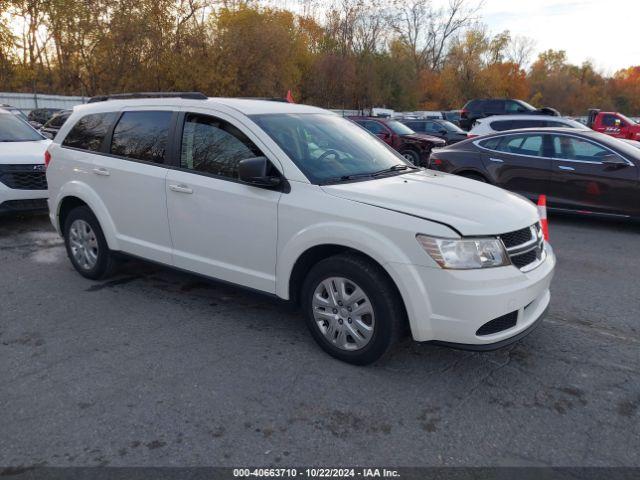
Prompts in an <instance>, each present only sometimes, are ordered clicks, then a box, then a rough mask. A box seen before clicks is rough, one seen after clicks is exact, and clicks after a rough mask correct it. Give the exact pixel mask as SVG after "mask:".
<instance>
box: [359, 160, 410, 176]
mask: <svg viewBox="0 0 640 480" xmlns="http://www.w3.org/2000/svg"><path fill="white" fill-rule="evenodd" d="M409 169H411V170H419V167H416V166H415V165H407V164H405V163H399V164H397V165H394V166H393V167H389V168H385V169H384V170H378V171H377V172H374V173H372V174H371V176H372V177H379V176H380V175H384V174H385V173H393V172H401V171H403V170H409Z"/></svg>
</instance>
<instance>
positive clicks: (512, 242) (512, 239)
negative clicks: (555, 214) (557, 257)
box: [500, 227, 533, 248]
mask: <svg viewBox="0 0 640 480" xmlns="http://www.w3.org/2000/svg"><path fill="white" fill-rule="evenodd" d="M500 238H501V239H502V242H503V243H504V246H505V247H507V248H511V247H517V246H518V245H522V244H523V243H527V242H529V241H531V240H532V238H533V237H532V236H531V229H530V228H529V227H527V228H523V229H521V230H516V231H515V232H509V233H503V234H502V235H500Z"/></svg>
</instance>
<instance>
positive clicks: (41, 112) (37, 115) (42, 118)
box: [27, 108, 60, 127]
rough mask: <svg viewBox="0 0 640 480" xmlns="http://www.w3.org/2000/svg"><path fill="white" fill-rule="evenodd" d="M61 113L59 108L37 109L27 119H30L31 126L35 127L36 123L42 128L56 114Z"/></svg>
mask: <svg viewBox="0 0 640 480" xmlns="http://www.w3.org/2000/svg"><path fill="white" fill-rule="evenodd" d="M59 111H60V109H59V108H36V109H34V110H31V111H30V112H29V115H28V117H27V118H28V119H29V122H31V125H34V123H36V124H39V125H40V127H42V126H43V125H44V124H45V123H47V121H48V120H49V119H50V118H51V117H52V116H53V115H54V114H56V113H58V112H59ZM34 126H35V125H34Z"/></svg>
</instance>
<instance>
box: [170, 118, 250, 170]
mask: <svg viewBox="0 0 640 480" xmlns="http://www.w3.org/2000/svg"><path fill="white" fill-rule="evenodd" d="M259 156H262V152H260V149H258V147H256V146H255V145H254V144H253V142H251V140H249V139H248V138H247V136H246V135H245V134H244V133H242V132H241V131H240V130H238V129H237V128H236V127H234V126H233V125H231V124H230V123H228V122H225V121H224V120H220V119H217V118H213V117H209V116H204V115H196V114H188V115H187V117H186V120H185V123H184V129H183V133H182V150H181V155H180V166H181V167H182V168H187V169H189V170H195V171H198V172H205V173H211V174H213V175H221V176H224V177H229V178H238V163H239V162H240V160H244V159H245V158H252V157H259Z"/></svg>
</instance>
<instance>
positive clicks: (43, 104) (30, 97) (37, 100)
mask: <svg viewBox="0 0 640 480" xmlns="http://www.w3.org/2000/svg"><path fill="white" fill-rule="evenodd" d="M88 100H89V97H66V96H63V95H47V94H43V93H9V92H0V104H7V105H11V106H12V107H17V108H19V109H20V110H22V111H24V112H25V113H29V112H30V111H31V110H33V109H36V108H60V109H71V108H73V107H74V106H76V105H80V104H83V103H87V101H88Z"/></svg>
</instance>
